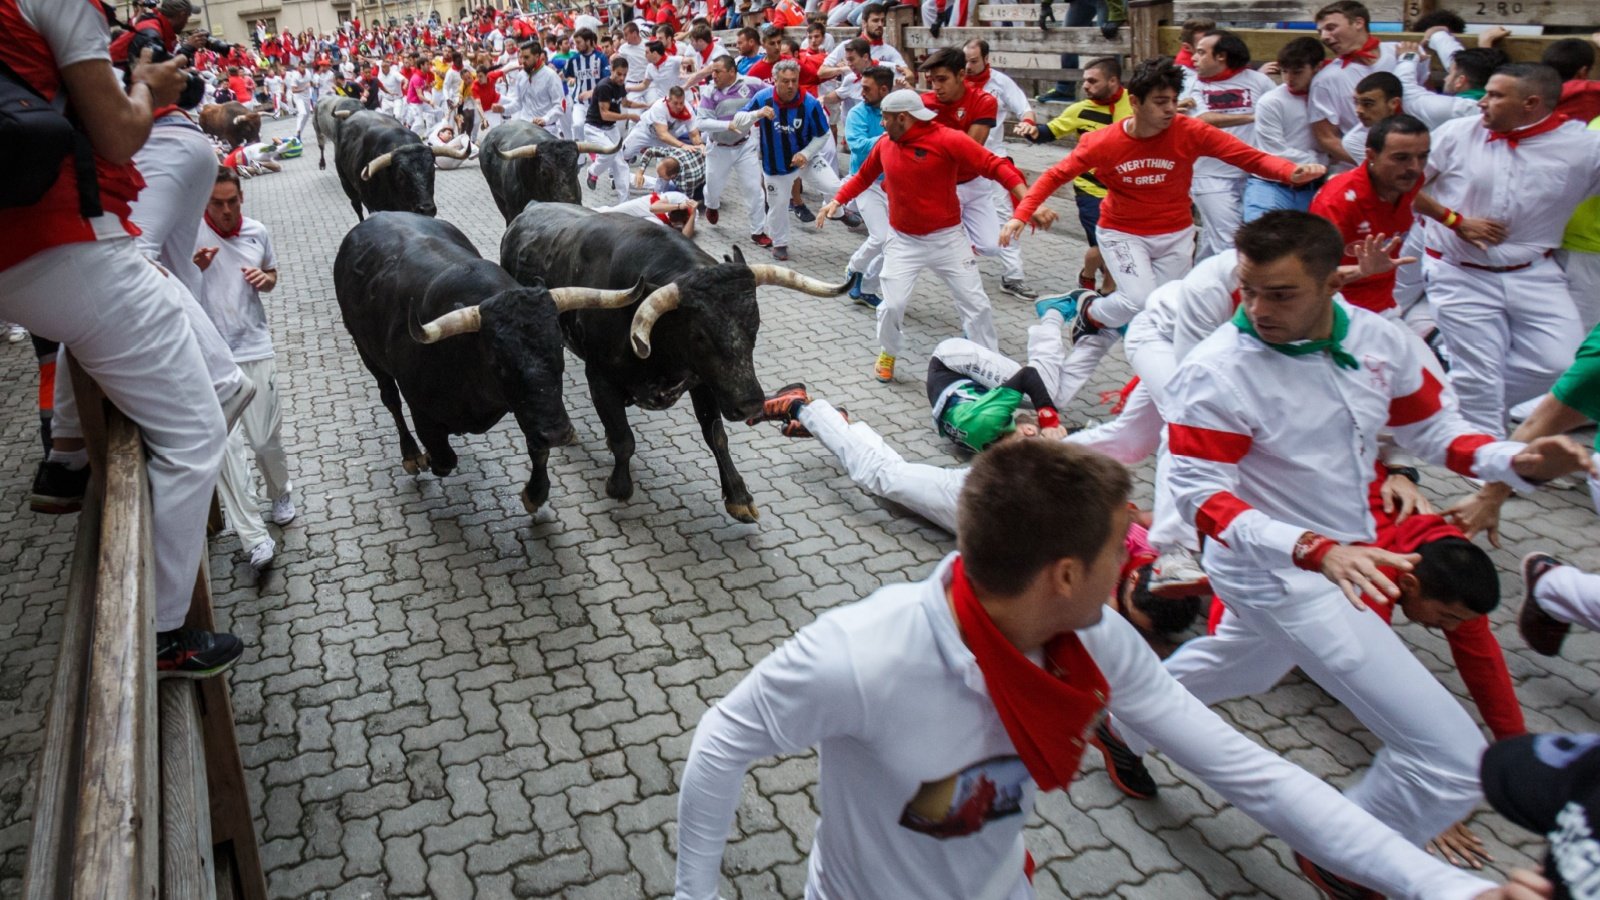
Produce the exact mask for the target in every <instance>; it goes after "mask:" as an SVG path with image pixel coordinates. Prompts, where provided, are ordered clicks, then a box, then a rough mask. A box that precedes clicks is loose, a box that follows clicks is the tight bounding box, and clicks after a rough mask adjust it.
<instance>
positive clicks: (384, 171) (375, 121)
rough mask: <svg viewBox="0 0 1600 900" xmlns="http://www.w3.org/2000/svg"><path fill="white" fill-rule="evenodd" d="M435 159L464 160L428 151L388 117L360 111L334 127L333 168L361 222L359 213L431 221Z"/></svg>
mask: <svg viewBox="0 0 1600 900" xmlns="http://www.w3.org/2000/svg"><path fill="white" fill-rule="evenodd" d="M435 156H449V157H453V158H455V159H464V158H465V154H464V153H462V152H461V151H458V150H455V149H453V148H450V147H429V146H428V145H427V144H425V143H423V141H422V138H420V137H418V136H417V134H416V133H415V132H413V131H412V130H411V129H409V128H407V127H405V126H404V125H401V124H400V121H399V120H398V119H396V118H394V117H393V116H388V115H384V114H383V113H380V112H374V111H372V110H369V109H364V110H361V111H360V112H357V113H355V114H353V115H351V116H350V117H349V118H348V119H345V120H344V124H343V125H340V126H339V137H338V141H337V144H336V145H335V150H334V155H333V164H334V167H335V168H336V169H338V170H339V184H340V185H341V186H343V187H344V193H345V196H347V197H349V198H350V205H351V206H352V207H354V208H355V211H356V218H357V219H362V218H365V214H364V209H365V210H366V211H371V212H378V211H380V210H390V211H397V212H414V213H421V214H422V215H425V216H431V215H433V214H434V213H435V212H437V208H436V207H435V206H434V205H433V171H434V170H433V158H434V157H435ZM363 208H364V209H363Z"/></svg>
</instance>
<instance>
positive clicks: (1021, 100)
mask: <svg viewBox="0 0 1600 900" xmlns="http://www.w3.org/2000/svg"><path fill="white" fill-rule="evenodd" d="M983 89H984V91H985V92H987V93H988V94H989V95H990V96H992V97H994V102H995V105H996V106H997V107H999V115H997V116H995V121H994V127H993V128H991V129H989V136H988V137H987V138H986V139H984V142H983V146H984V148H985V149H987V150H988V151H989V152H990V153H993V154H994V155H996V156H1010V155H1011V153H1010V151H1008V150H1007V149H1006V116H1010V117H1012V118H1013V119H1016V120H1017V121H1021V120H1022V117H1023V116H1025V115H1027V114H1029V113H1031V112H1033V103H1032V102H1030V101H1029V100H1028V95H1027V94H1024V93H1023V92H1022V88H1020V87H1017V83H1016V82H1015V81H1012V80H1011V76H1010V75H1007V74H1006V73H1004V72H1002V71H1000V70H999V69H996V68H995V67H994V66H990V67H989V80H988V81H986V82H984V85H983Z"/></svg>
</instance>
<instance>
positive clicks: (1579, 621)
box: [1533, 566, 1600, 631]
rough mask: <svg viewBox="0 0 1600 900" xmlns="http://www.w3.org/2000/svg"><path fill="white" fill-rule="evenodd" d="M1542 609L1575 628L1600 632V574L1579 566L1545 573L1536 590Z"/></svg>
mask: <svg viewBox="0 0 1600 900" xmlns="http://www.w3.org/2000/svg"><path fill="white" fill-rule="evenodd" d="M1533 598H1534V599H1535V600H1537V601H1538V602H1539V608H1540V609H1542V610H1544V611H1545V612H1547V613H1549V614H1550V615H1552V616H1554V617H1555V618H1557V619H1560V620H1561V621H1563V622H1567V623H1570V624H1572V625H1582V626H1583V627H1584V628H1587V629H1589V630H1590V631H1600V575H1591V574H1589V573H1588V572H1585V571H1583V570H1582V569H1579V568H1577V567H1576V566H1561V567H1560V568H1557V569H1551V570H1550V571H1548V572H1546V573H1544V577H1543V578H1540V579H1539V584H1538V585H1537V586H1536V587H1534V589H1533Z"/></svg>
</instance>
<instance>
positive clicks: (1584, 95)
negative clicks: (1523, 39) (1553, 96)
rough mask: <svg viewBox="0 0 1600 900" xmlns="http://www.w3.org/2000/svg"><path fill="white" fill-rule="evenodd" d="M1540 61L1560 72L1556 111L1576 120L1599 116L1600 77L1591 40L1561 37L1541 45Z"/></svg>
mask: <svg viewBox="0 0 1600 900" xmlns="http://www.w3.org/2000/svg"><path fill="white" fill-rule="evenodd" d="M1539 61H1540V62H1542V63H1544V64H1545V65H1547V66H1549V67H1550V68H1552V69H1555V70H1556V73H1557V74H1558V75H1560V76H1561V102H1560V103H1558V104H1556V112H1558V113H1560V114H1562V115H1564V116H1566V117H1567V118H1569V119H1576V120H1577V121H1579V122H1585V123H1587V122H1590V121H1592V120H1593V119H1594V118H1595V117H1597V116H1600V81H1595V80H1593V79H1592V78H1590V76H1591V75H1593V74H1594V44H1593V43H1592V42H1590V41H1586V40H1584V39H1583V38H1562V39H1561V40H1559V41H1553V42H1551V44H1550V46H1548V47H1546V48H1544V55H1542V56H1541V57H1539Z"/></svg>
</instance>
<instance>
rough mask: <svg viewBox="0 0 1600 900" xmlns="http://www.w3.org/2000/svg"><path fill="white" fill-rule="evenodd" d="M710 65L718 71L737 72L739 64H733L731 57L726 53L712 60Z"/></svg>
mask: <svg viewBox="0 0 1600 900" xmlns="http://www.w3.org/2000/svg"><path fill="white" fill-rule="evenodd" d="M711 64H712V65H713V66H716V67H717V68H719V69H730V70H732V71H734V72H737V71H739V64H738V63H736V62H734V61H733V57H732V56H729V55H728V54H726V53H724V54H722V55H721V56H718V57H716V58H714V59H712V60H711Z"/></svg>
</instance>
